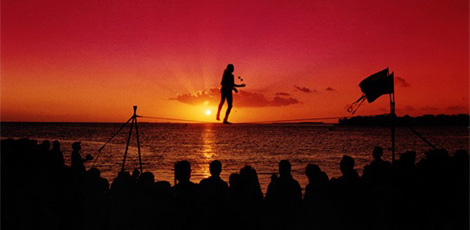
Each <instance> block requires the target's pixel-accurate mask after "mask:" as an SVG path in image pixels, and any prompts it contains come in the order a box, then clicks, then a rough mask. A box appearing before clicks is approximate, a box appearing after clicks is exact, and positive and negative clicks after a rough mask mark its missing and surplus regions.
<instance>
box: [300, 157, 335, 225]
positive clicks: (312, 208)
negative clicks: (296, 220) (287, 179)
mask: <svg viewBox="0 0 470 230" xmlns="http://www.w3.org/2000/svg"><path fill="white" fill-rule="evenodd" d="M305 174H306V175H307V177H308V182H309V183H308V184H307V186H306V187H305V194H304V211H305V213H304V215H306V216H305V217H304V218H305V221H304V222H305V224H306V225H307V226H311V227H312V228H320V229H323V228H326V227H327V226H329V225H330V221H332V219H331V217H332V210H331V205H330V197H329V192H330V190H329V179H328V175H326V173H325V172H323V171H321V169H320V167H318V165H315V164H308V165H307V167H305Z"/></svg>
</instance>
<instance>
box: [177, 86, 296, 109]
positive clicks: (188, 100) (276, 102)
mask: <svg viewBox="0 0 470 230" xmlns="http://www.w3.org/2000/svg"><path fill="white" fill-rule="evenodd" d="M288 95H289V94H287V93H283V94H282V95H281V94H276V96H275V97H274V98H272V99H271V98H267V97H266V96H265V95H264V94H262V93H259V92H250V91H243V90H240V91H239V92H238V93H233V104H234V106H236V107H281V106H288V105H293V104H300V101H298V100H297V99H295V98H293V97H290V96H288ZM170 100H176V101H179V102H182V103H185V104H189V105H201V104H204V103H209V104H211V105H218V104H219V102H220V91H219V89H218V88H211V89H209V90H205V91H198V92H196V93H194V94H192V93H186V94H180V95H177V96H176V97H175V98H170Z"/></svg>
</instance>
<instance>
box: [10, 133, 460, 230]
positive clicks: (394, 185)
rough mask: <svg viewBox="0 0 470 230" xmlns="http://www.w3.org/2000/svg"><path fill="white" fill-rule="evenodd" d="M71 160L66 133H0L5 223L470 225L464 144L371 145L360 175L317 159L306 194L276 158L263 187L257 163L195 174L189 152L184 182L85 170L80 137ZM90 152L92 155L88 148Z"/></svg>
mask: <svg viewBox="0 0 470 230" xmlns="http://www.w3.org/2000/svg"><path fill="white" fill-rule="evenodd" d="M73 149H74V151H73V153H72V163H71V166H70V167H68V166H65V164H64V160H63V156H62V153H61V151H60V145H59V143H58V142H57V143H54V147H53V148H52V150H51V149H50V143H49V142H43V143H42V144H37V142H36V141H34V140H27V139H22V140H11V139H9V140H3V141H2V142H1V170H2V171H1V172H2V174H1V188H2V191H1V192H2V194H1V195H2V197H1V208H2V210H1V211H2V214H1V217H2V220H1V221H2V222H1V227H2V229H468V228H469V156H468V153H467V152H466V151H456V152H455V153H454V154H452V156H449V154H448V153H447V151H445V150H438V151H429V152H427V153H426V158H425V159H423V160H421V161H420V162H418V163H417V164H416V163H415V159H416V153H415V152H405V153H403V154H400V158H399V160H397V161H396V162H394V163H393V164H391V163H389V162H387V161H383V160H382V159H381V155H382V150H381V148H376V149H374V151H373V154H372V155H373V157H371V159H373V160H372V161H371V163H370V164H369V165H368V166H366V167H365V168H364V173H363V175H362V176H359V175H358V173H357V172H356V171H355V170H354V165H355V162H354V159H352V158H351V157H348V156H344V157H343V159H342V160H341V162H340V165H341V166H340V167H341V172H342V176H341V177H339V178H331V179H330V178H328V176H327V175H326V173H324V172H322V171H321V169H320V168H319V167H318V166H316V165H313V164H309V165H307V167H306V176H307V177H308V178H309V182H310V183H309V184H308V185H307V187H306V188H305V192H304V195H303V196H302V193H301V188H300V185H299V183H298V182H297V181H296V180H295V179H294V178H292V176H291V174H290V168H291V166H290V163H289V162H288V161H286V160H284V161H281V162H280V163H279V175H273V176H272V181H271V183H270V185H269V187H268V190H267V191H266V196H263V193H262V191H261V189H260V186H259V182H258V176H257V173H256V170H255V169H253V168H252V167H249V166H246V167H244V168H242V169H241V170H240V172H239V173H233V174H232V175H231V176H230V180H229V184H227V183H226V182H224V181H223V180H222V179H221V178H220V177H219V174H220V172H221V170H222V166H221V164H220V162H218V161H214V162H212V163H211V165H210V171H211V174H212V176H211V177H210V178H208V179H204V180H202V181H201V182H200V183H199V184H196V183H193V182H191V181H190V173H191V168H190V164H189V162H187V161H180V162H178V163H177V164H176V165H175V175H176V178H177V179H178V184H177V185H176V186H173V187H171V185H170V183H169V182H166V181H159V182H155V181H154V175H153V174H152V173H150V172H144V173H142V174H140V173H139V172H138V171H134V172H133V173H132V175H131V174H130V173H129V172H121V173H119V175H118V176H117V177H116V179H114V181H113V182H112V183H111V186H109V183H108V181H107V180H106V179H103V178H101V177H100V171H99V170H98V169H96V168H91V169H89V170H88V171H86V169H85V167H84V165H83V163H84V162H85V161H86V160H87V158H85V159H83V158H82V156H81V155H80V146H79V144H75V145H74V146H73ZM88 159H89V158H88Z"/></svg>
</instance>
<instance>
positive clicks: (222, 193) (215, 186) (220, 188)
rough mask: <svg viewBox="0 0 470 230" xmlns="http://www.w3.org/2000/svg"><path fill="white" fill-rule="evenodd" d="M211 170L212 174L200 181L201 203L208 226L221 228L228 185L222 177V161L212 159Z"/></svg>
mask: <svg viewBox="0 0 470 230" xmlns="http://www.w3.org/2000/svg"><path fill="white" fill-rule="evenodd" d="M209 170H210V173H211V176H210V177H209V178H206V179H203V180H201V182H200V183H199V187H200V194H201V204H202V206H203V208H204V212H205V216H206V218H205V219H206V221H205V222H206V226H207V227H208V228H209V229H219V228H220V226H223V224H224V222H225V220H224V215H225V214H226V212H227V210H226V207H227V192H228V185H227V182H225V181H223V180H222V179H221V178H220V173H221V172H222V164H221V163H220V161H218V160H215V161H212V162H211V163H210V165H209Z"/></svg>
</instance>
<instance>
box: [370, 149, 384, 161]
mask: <svg viewBox="0 0 470 230" xmlns="http://www.w3.org/2000/svg"><path fill="white" fill-rule="evenodd" d="M383 154H384V149H383V148H382V147H380V146H375V147H374V151H373V152H372V156H373V157H374V159H375V160H380V159H381V158H382V155H383Z"/></svg>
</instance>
